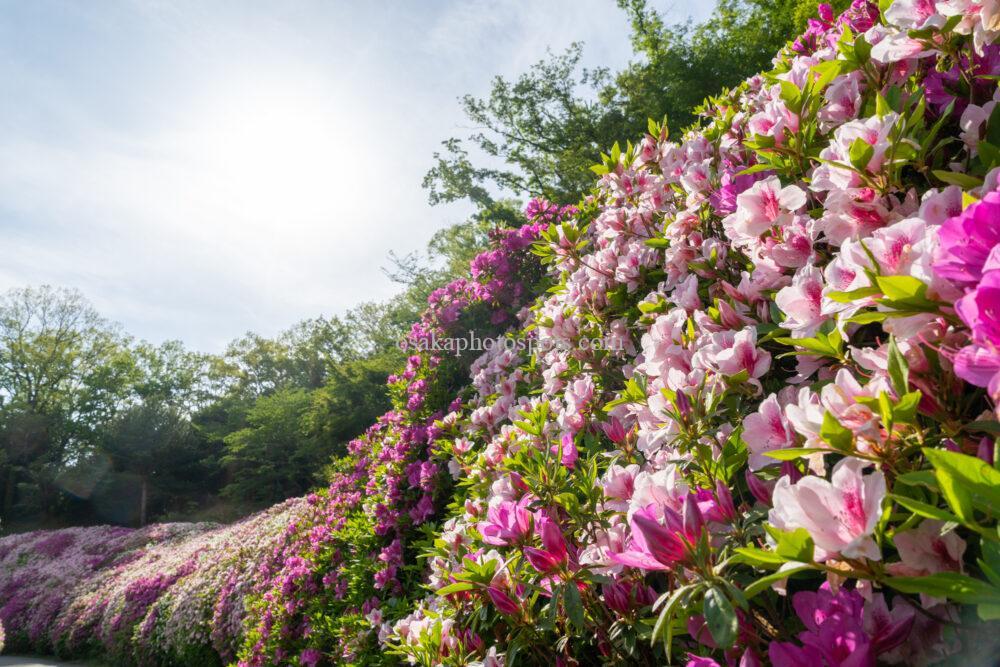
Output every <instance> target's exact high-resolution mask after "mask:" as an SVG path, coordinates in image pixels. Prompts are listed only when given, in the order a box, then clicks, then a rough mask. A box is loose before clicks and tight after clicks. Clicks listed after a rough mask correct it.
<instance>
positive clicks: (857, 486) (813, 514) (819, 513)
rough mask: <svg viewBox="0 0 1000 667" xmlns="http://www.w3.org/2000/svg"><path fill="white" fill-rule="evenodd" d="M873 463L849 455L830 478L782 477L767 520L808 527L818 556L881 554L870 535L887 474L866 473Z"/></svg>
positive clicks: (875, 556)
mask: <svg viewBox="0 0 1000 667" xmlns="http://www.w3.org/2000/svg"><path fill="white" fill-rule="evenodd" d="M869 465H871V464H870V463H868V462H866V461H863V460H861V459H856V458H851V457H848V458H845V459H843V460H841V461H840V462H839V463H838V464H837V465H836V466H834V468H833V476H832V477H831V481H829V482H828V481H826V480H825V479H822V478H820V477H816V476H814V475H807V476H805V477H803V478H802V479H800V480H799V481H798V482H797V483H795V484H792V483H791V482H790V481H789V480H788V478H787V477H782V478H781V479H779V480H778V483H777V485H776V486H775V487H774V492H773V494H772V496H771V497H772V500H773V502H774V507H773V508H772V509H771V511H770V513H769V514H768V521H769V522H770V523H771V524H772V525H773V526H775V527H777V528H781V529H783V530H794V529H796V528H805V529H806V530H807V531H808V532H809V534H810V536H812V538H813V542H814V543H815V544H816V559H817V560H826V559H828V558H831V557H833V556H835V555H838V554H839V555H840V556H843V557H845V558H870V559H872V560H879V559H880V558H881V557H882V555H881V552H880V551H879V548H878V545H877V544H875V540H874V539H872V533H873V532H874V530H875V525H876V524H877V523H878V520H879V517H880V516H881V514H882V501H883V500H884V499H885V494H886V486H885V476H884V475H883V474H882V473H881V472H879V471H876V472H873V473H872V474H870V475H863V474H862V471H863V470H864V468H866V467H867V466H869Z"/></svg>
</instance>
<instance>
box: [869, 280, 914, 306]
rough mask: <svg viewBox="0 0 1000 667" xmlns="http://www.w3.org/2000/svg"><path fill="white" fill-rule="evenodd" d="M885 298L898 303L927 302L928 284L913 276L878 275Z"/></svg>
mask: <svg viewBox="0 0 1000 667" xmlns="http://www.w3.org/2000/svg"><path fill="white" fill-rule="evenodd" d="M875 282H876V283H877V284H878V288H879V289H880V290H881V291H882V294H884V295H885V298H887V299H889V300H891V301H894V302H897V303H906V304H909V303H921V304H922V303H926V301H927V285H926V284H925V283H924V282H923V281H921V280H918V279H916V278H914V277H913V276H876V277H875Z"/></svg>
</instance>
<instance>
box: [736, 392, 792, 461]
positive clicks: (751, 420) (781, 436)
mask: <svg viewBox="0 0 1000 667" xmlns="http://www.w3.org/2000/svg"><path fill="white" fill-rule="evenodd" d="M743 441H744V442H746V443H747V448H748V449H749V450H750V459H749V465H750V469H751V470H758V469H760V468H763V467H764V466H767V465H771V464H776V463H777V461H776V460H775V459H772V458H769V457H767V456H764V453H765V452H771V451H774V450H776V449H785V448H788V447H793V446H794V445H795V432H794V431H793V430H792V427H791V425H790V424H789V423H788V420H787V419H786V418H785V413H784V410H782V408H781V405H780V404H779V403H778V397H777V395H776V394H771V395H770V396H768V397H767V398H765V399H764V400H763V401H761V404H760V406H759V407H758V408H757V411H756V412H754V413H751V414H749V415H747V417H746V419H744V420H743Z"/></svg>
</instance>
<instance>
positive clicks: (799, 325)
mask: <svg viewBox="0 0 1000 667" xmlns="http://www.w3.org/2000/svg"><path fill="white" fill-rule="evenodd" d="M823 287H824V284H823V272H822V271H820V270H819V269H818V268H816V267H815V266H813V265H811V264H810V265H807V266H804V267H802V268H801V269H799V270H798V271H796V272H795V276H794V277H793V278H792V284H791V285H789V286H788V287H783V288H782V289H780V290H778V293H777V294H776V295H775V296H774V302H775V303H776V304H777V305H778V308H780V309H781V312H783V313H784V314H785V321H784V322H782V323H781V326H783V327H784V328H786V329H788V330H789V331H791V332H792V338H811V337H812V336H813V335H815V334H816V332H817V331H819V328H820V326H821V325H822V324H823V322H825V321H826V319H827V318H826V316H825V315H824V314H823V312H822V303H823Z"/></svg>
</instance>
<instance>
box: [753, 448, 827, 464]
mask: <svg viewBox="0 0 1000 667" xmlns="http://www.w3.org/2000/svg"><path fill="white" fill-rule="evenodd" d="M817 452H824V453H826V454H829V453H830V450H829V449H827V448H825V447H791V448H789V449H774V450H772V451H770V452H764V456H767V457H769V458H772V459H776V460H778V461H794V460H795V459H801V458H805V457H806V456H809V455H811V454H816V453H817Z"/></svg>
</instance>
